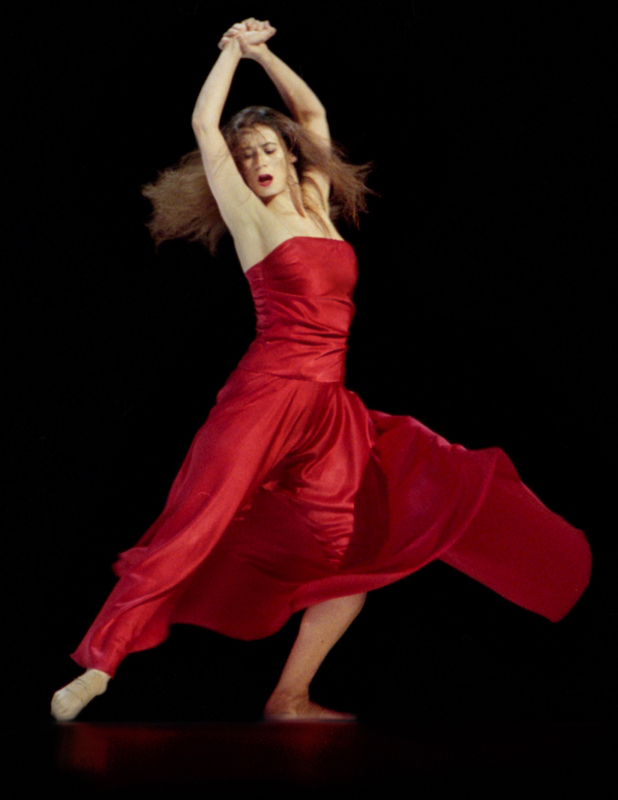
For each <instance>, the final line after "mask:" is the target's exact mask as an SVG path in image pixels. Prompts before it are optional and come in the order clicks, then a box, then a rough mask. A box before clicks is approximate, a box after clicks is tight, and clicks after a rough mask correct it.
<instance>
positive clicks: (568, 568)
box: [72, 237, 591, 675]
mask: <svg viewBox="0 0 618 800" xmlns="http://www.w3.org/2000/svg"><path fill="white" fill-rule="evenodd" d="M246 275H247V279H248V281H249V284H250V287H251V292H252V295H253V299H254V302H255V308H256V317H257V332H256V337H255V340H254V341H253V343H252V344H251V346H250V347H249V350H248V351H247V353H246V354H245V356H244V357H243V358H242V360H241V361H240V363H239V364H238V366H237V368H236V369H235V370H234V371H233V372H232V374H231V375H230V377H229V379H228V380H227V382H226V383H225V385H224V387H223V388H222V389H221V391H220V392H219V394H218V396H217V402H216V405H215V406H214V407H213V408H212V410H211V411H210V414H209V415H208V418H207V420H206V422H205V424H204V425H203V427H202V428H200V430H199V431H198V432H197V434H196V436H195V438H194V440H193V443H192V444H191V447H190V449H189V452H188V454H187V456H186V458H185V460H184V463H183V464H182V467H181V469H180V472H179V474H178V475H177V477H176V479H175V480H174V483H173V485H172V487H171V490H170V493H169V496H168V499H167V502H166V504H165V507H164V509H163V511H162V513H161V515H160V516H159V518H158V519H157V520H156V521H155V522H154V524H153V525H152V526H151V527H150V528H149V530H148V531H146V533H145V534H144V535H143V536H142V538H141V539H140V540H139V541H138V542H137V544H136V545H135V547H133V548H131V549H130V550H128V551H126V552H124V553H121V554H120V557H119V560H118V562H117V563H116V565H115V571H116V573H117V575H118V576H119V580H118V582H117V584H116V586H115V588H114V589H113V591H112V593H111V595H110V597H109V598H108V600H107V601H106V603H105V604H104V606H103V608H102V609H101V612H100V613H99V615H98V616H97V617H96V619H95V621H94V623H93V625H92V626H91V628H90V629H89V631H88V632H87V634H86V636H85V638H84V639H83V641H82V643H81V644H80V646H79V647H78V649H77V650H76V651H75V653H73V654H72V658H73V659H74V660H75V661H77V663H78V664H80V665H81V666H83V667H86V668H96V669H101V670H103V671H105V672H107V673H108V674H110V675H113V674H114V672H115V670H116V668H117V666H118V664H119V663H120V662H121V661H122V659H123V658H124V657H125V656H126V655H127V654H128V653H129V652H134V651H137V650H143V649H146V648H149V647H153V646H155V645H156V644H158V643H159V642H161V641H163V640H164V639H165V638H166V637H167V635H168V632H169V627H170V625H171V624H173V623H190V624H194V625H201V626H204V627H206V628H209V629H212V630H215V631H218V632H220V633H223V634H226V635H228V636H232V637H236V638H240V639H247V640H248V639H257V638H261V637H264V636H268V635H270V634H272V633H274V632H275V631H277V630H278V629H279V628H281V626H282V625H283V624H284V623H285V622H286V621H287V619H288V618H289V617H290V615H291V614H292V613H294V612H295V611H298V610H300V609H303V608H306V607H308V606H311V605H313V604H315V603H319V602H321V601H324V600H328V599H330V598H334V597H339V596H344V595H351V594H357V593H361V592H366V591H370V590H371V589H376V588H378V587H381V586H385V585H386V584H389V583H392V582H394V581H397V580H399V579H400V578H403V577H405V576H407V575H409V574H411V573H412V572H414V571H415V570H418V569H420V568H421V567H423V566H424V565H425V564H427V563H428V562H430V561H432V560H434V559H441V560H443V561H445V562H446V563H448V564H450V565H451V566H453V567H456V568H457V569H459V570H461V571H462V572H465V573H466V574H468V575H470V576H471V577H473V578H475V579H476V580H478V581H481V582H482V583H483V584H485V585H486V586H488V587H490V588H491V589H493V590H495V591H496V592H498V593H499V594H500V595H502V596H503V597H505V598H507V599H509V600H511V601H513V602H514V603H517V604H518V605H520V606H522V607H523V608H526V609H528V610H530V611H533V612H535V613H538V614H541V615H543V616H545V617H547V618H548V619H550V620H554V621H556V620H559V619H561V618H562V617H563V616H564V615H565V614H566V613H567V612H568V611H569V610H570V609H571V608H572V606H573V605H574V604H575V602H576V601H577V600H578V598H579V597H580V595H581V594H582V592H583V591H584V589H585V587H586V586H587V584H588V581H589V575H590V568H591V557H590V549H589V547H588V543H587V541H586V538H585V536H584V534H583V533H582V532H581V531H579V530H577V529H576V528H574V527H572V526H571V525H570V524H569V523H567V522H566V521H565V520H564V519H563V518H562V517H560V516H559V515H557V514H555V513H553V512H552V511H550V510H549V509H548V508H546V506H545V505H543V503H541V501H540V500H539V499H538V498H537V497H536V496H535V495H534V494H533V493H532V492H531V491H530V490H529V489H528V488H527V487H526V486H524V484H523V483H522V482H521V480H520V478H519V476H518V475H517V472H516V471H515V468H514V467H513V465H512V463H511V461H510V460H509V458H508V457H507V456H506V454H505V453H504V452H503V451H502V450H500V449H499V448H488V449H483V450H476V451H473V450H467V449H466V448H464V447H463V446H461V445H459V444H450V443H449V442H447V441H446V440H445V439H443V438H442V437H441V436H439V435H437V434H436V433H433V432H432V431H431V430H429V429H428V428H427V427H425V426H424V425H422V424H421V423H420V422H418V421H417V420H415V419H414V418H412V417H409V416H392V415H388V414H385V413H382V412H379V411H370V410H368V409H367V408H365V406H364V405H363V403H362V401H361V400H360V398H359V397H358V396H357V395H356V394H355V393H354V392H352V391H350V390H349V389H347V388H346V387H345V386H344V366H345V354H346V348H347V336H348V330H349V327H350V323H351V321H352V317H353V315H354V305H353V303H352V292H353V289H354V286H355V283H356V279H357V260H356V257H355V254H354V250H353V248H352V247H351V246H350V245H349V244H348V243H346V242H344V241H340V240H336V239H321V238H309V237H294V238H292V239H289V240H287V241H285V242H283V243H282V244H281V245H279V246H278V247H276V248H275V249H274V250H273V251H272V252H271V253H270V254H269V255H268V256H267V257H266V258H264V259H263V261H261V262H260V263H259V264H256V265H255V266H253V267H252V268H251V269H250V270H249V271H248V272H247V273H246Z"/></svg>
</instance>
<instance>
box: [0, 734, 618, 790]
mask: <svg viewBox="0 0 618 800" xmlns="http://www.w3.org/2000/svg"><path fill="white" fill-rule="evenodd" d="M4 732H5V737H6V742H5V747H4V750H5V752H7V747H10V749H11V751H12V752H13V753H14V755H13V757H12V758H11V759H10V760H9V762H8V763H9V764H10V771H13V770H14V771H15V773H16V777H17V778H18V783H19V785H20V788H21V791H20V793H19V795H20V796H25V794H27V790H28V788H29V786H28V784H30V782H32V784H36V786H39V787H40V786H41V785H42V779H43V780H44V785H45V796H53V795H54V794H56V793H58V796H60V797H63V798H66V797H74V796H75V797H77V796H79V797H84V798H91V797H114V798H116V797H125V796H126V797H129V796H130V797H140V796H148V797H152V796H153V795H154V796H158V795H162V794H165V795H169V794H170V793H173V794H174V795H176V796H189V795H190V796H197V795H196V794H195V791H196V790H199V791H203V792H205V794H204V797H208V798H219V797H221V798H223V797H230V796H239V792H245V791H246V792H247V796H248V797H283V796H286V797H295V798H304V797H316V798H325V797H346V796H354V797H359V796H367V797H378V796H380V797H407V796H415V797H419V796H421V797H425V796H436V792H440V794H441V795H443V793H444V792H449V793H451V792H452V793H453V796H462V795H463V796H475V797H478V796H479V795H480V796H483V797H485V796H486V797H495V798H500V799H502V798H505V797H509V798H510V797H513V798H514V797H517V798H530V797H537V796H538V797H545V798H553V797H560V796H563V793H566V791H567V790H572V789H575V788H576V789H579V790H580V791H581V792H582V796H584V797H586V798H592V797H595V798H596V797H610V796H614V795H613V790H612V789H611V785H613V787H614V789H615V788H616V786H615V780H613V781H612V783H611V785H610V787H608V784H607V782H606V781H607V776H608V775H610V774H611V772H610V770H611V764H612V762H613V761H614V760H615V759H614V757H613V753H614V752H615V746H614V745H613V744H612V740H613V738H614V734H615V726H613V725H611V724H609V723H608V724H592V723H589V724H588V723H560V724H555V723H552V724H547V723H546V724H541V723H537V724H534V723H530V724H518V725H506V724H505V725H500V724H475V725H464V724H452V725H434V726H432V725H423V726H420V725H419V726H415V725H406V726H403V725H401V726H397V725H393V724H366V723H347V722H346V723H287V724H283V723H272V722H268V723H259V722H257V723H234V724H232V723H208V724H173V725H171V724H149V725H143V724H138V723H134V724H133V723H125V724H101V723H98V724H92V723H79V722H76V723H64V724H53V723H50V724H49V725H39V726H31V727H29V728H26V727H24V728H23V729H18V728H15V727H10V726H6V727H5V729H4ZM39 791H40V789H39ZM455 793H457V794H456V795H455ZM5 796H6V795H5ZM14 796H17V795H14ZM33 796H37V797H38V796H42V795H41V794H38V793H37V792H35V793H34V795H33Z"/></svg>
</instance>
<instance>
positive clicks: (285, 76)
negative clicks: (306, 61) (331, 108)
mask: <svg viewBox="0 0 618 800" xmlns="http://www.w3.org/2000/svg"><path fill="white" fill-rule="evenodd" d="M255 60H256V61H257V62H258V63H259V64H261V65H262V66H263V67H264V70H265V71H266V74H267V75H268V77H269V78H270V79H271V81H272V82H273V83H274V84H275V86H276V88H277V91H278V92H279V94H280V95H281V98H282V100H283V102H284V103H285V104H286V106H287V107H288V109H289V111H290V113H291V114H292V116H293V117H294V119H295V120H296V121H297V122H303V121H305V120H307V119H310V118H311V117H316V116H324V115H325V114H326V111H325V109H324V106H323V105H322V103H320V101H319V100H318V97H317V95H316V94H315V92H314V91H313V90H312V89H310V88H309V86H307V84H306V83H305V81H304V80H303V79H302V78H301V77H300V76H299V75H297V74H296V73H295V72H294V70H293V69H290V67H288V65H287V64H286V63H285V62H284V61H282V60H281V59H280V58H279V57H278V56H276V55H275V54H274V53H272V52H271V51H270V50H269V49H268V48H267V47H266V46H264V49H263V52H262V53H260V55H259V58H256V59H255Z"/></svg>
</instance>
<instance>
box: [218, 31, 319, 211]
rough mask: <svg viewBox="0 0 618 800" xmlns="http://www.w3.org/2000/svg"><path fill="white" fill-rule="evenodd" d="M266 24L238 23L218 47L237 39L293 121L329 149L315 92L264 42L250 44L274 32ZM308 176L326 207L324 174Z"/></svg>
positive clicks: (246, 56)
mask: <svg viewBox="0 0 618 800" xmlns="http://www.w3.org/2000/svg"><path fill="white" fill-rule="evenodd" d="M275 30H276V29H275V28H273V27H272V26H271V25H270V23H269V22H259V21H258V20H256V19H253V18H250V19H246V20H244V21H243V22H240V23H237V24H236V25H234V26H233V27H232V28H230V29H229V30H228V31H226V33H225V34H224V36H223V38H222V39H221V42H220V43H219V47H226V45H227V43H228V42H232V41H233V40H234V39H237V41H238V43H239V45H240V49H241V51H242V55H243V57H244V58H249V59H251V60H253V61H257V63H258V64H260V65H261V66H262V67H263V68H264V70H265V72H266V74H267V75H268V77H269V78H270V79H271V81H272V82H273V83H274V85H275V87H276V89H277V91H278V92H279V94H280V95H281V99H282V100H283V102H284V103H285V105H286V106H287V108H288V110H289V112H290V114H291V115H292V117H293V118H294V120H295V121H296V122H298V123H299V124H300V125H302V126H303V128H305V129H306V130H308V131H311V133H313V134H314V136H316V137H317V138H318V139H319V140H321V142H322V143H323V144H324V145H325V146H326V147H330V142H331V139H330V130H329V126H328V120H327V118H326V109H325V108H324V106H323V105H322V103H321V102H320V100H319V99H318V96H317V95H316V93H315V92H314V91H313V89H311V88H310V87H309V86H308V85H307V84H306V83H305V81H304V80H303V79H302V78H301V77H300V75H297V74H296V73H295V72H294V70H293V69H291V68H290V67H289V66H288V65H287V64H286V63H285V62H284V61H282V60H281V59H280V58H279V57H278V56H276V55H275V54H274V53H273V52H271V51H270V50H269V48H268V46H267V45H266V43H265V42H259V43H253V42H252V41H251V37H252V36H255V35H257V34H259V32H270V33H271V35H272V34H274V33H275ZM310 177H311V178H312V179H313V181H314V183H315V184H317V186H318V187H319V188H320V190H321V193H322V196H323V198H322V199H323V201H324V202H325V205H327V204H328V194H329V185H330V184H329V179H328V176H327V175H324V174H323V173H319V172H315V173H314V172H313V171H311V173H310Z"/></svg>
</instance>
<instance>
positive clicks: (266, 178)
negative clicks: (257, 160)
mask: <svg viewBox="0 0 618 800" xmlns="http://www.w3.org/2000/svg"><path fill="white" fill-rule="evenodd" d="M272 182H273V176H272V175H258V183H259V184H260V186H270V184H271V183H272Z"/></svg>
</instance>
